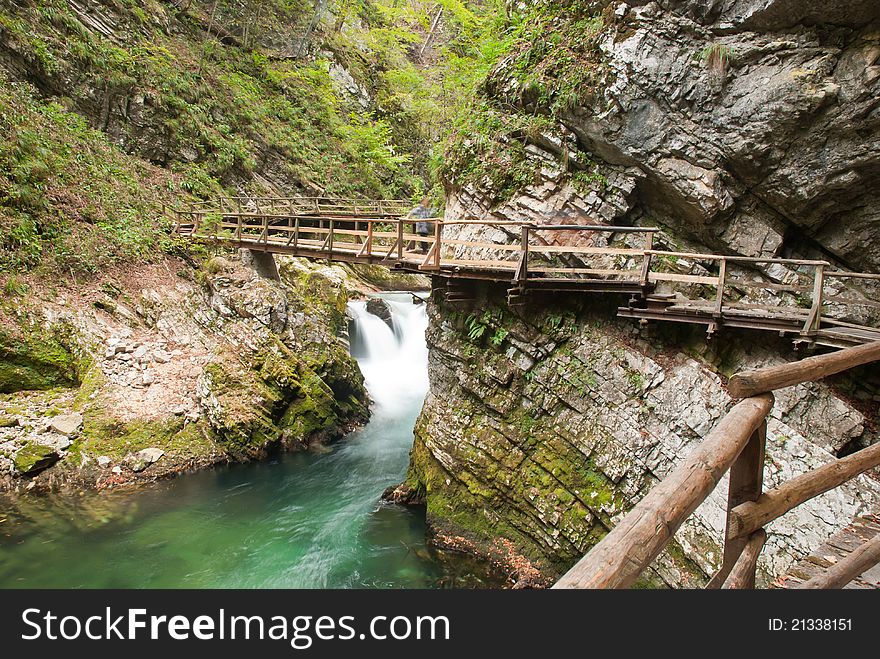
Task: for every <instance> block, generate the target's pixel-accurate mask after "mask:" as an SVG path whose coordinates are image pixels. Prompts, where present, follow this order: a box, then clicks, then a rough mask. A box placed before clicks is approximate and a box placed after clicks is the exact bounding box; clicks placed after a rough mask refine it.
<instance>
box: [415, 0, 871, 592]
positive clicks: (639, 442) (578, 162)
mask: <svg viewBox="0 0 880 659" xmlns="http://www.w3.org/2000/svg"><path fill="white" fill-rule="evenodd" d="M526 17H527V18H526V19H524V20H523V22H522V23H521V27H520V31H519V33H518V35H519V36H518V40H515V41H514V43H513V45H512V47H511V48H510V49H509V51H508V53H507V54H506V55H505V56H504V57H503V58H502V59H501V61H500V62H499V64H498V65H497V66H496V67H495V69H494V70H493V72H492V73H491V74H490V75H489V77H488V78H487V80H486V81H485V83H484V85H483V87H482V89H481V93H480V95H479V98H478V99H477V102H476V103H475V106H474V114H473V117H472V119H471V120H469V122H467V123H465V124H463V126H462V127H461V129H460V131H459V134H458V136H457V139H456V141H455V142H454V143H453V144H452V146H451V147H450V149H449V152H448V159H447V160H448V163H447V166H446V170H445V176H446V179H447V186H448V193H449V197H450V203H449V205H448V209H447V216H450V215H451V216H452V219H456V218H462V217H467V216H489V217H495V218H497V219H500V220H515V221H523V220H528V221H532V222H536V223H538V224H541V223H544V224H547V223H557V222H559V221H560V220H564V221H567V222H573V221H585V222H591V223H592V222H595V221H600V222H602V223H606V224H620V225H643V226H659V227H661V228H662V230H663V231H662V233H661V234H660V236H659V239H658V241H657V242H658V244H659V245H660V246H661V248H662V249H672V250H676V249H684V250H688V251H691V250H692V251H703V252H707V251H708V252H715V253H722V254H730V255H743V256H752V257H763V258H767V257H773V256H779V257H803V258H809V257H814V258H815V257H818V258H822V259H827V260H829V261H831V262H832V263H833V264H834V265H835V266H837V267H839V268H843V269H849V268H852V269H860V270H864V271H876V270H877V265H878V259H880V253H878V251H877V250H876V249H874V248H873V245H874V244H875V242H876V239H877V237H878V236H877V232H878V230H880V228H878V227H880V222H878V221H877V220H878V214H880V203H878V201H880V200H878V196H880V178H878V176H877V174H878V171H880V139H878V138H880V93H878V92H880V66H878V64H880V62H878V59H880V22H878V21H880V7H878V6H877V5H876V4H874V3H869V2H861V3H851V2H836V1H834V0H832V1H831V2H823V3H812V2H803V3H802V2H787V1H783V0H777V1H774V0H761V1H757V0H755V1H748V0H743V1H734V0H725V1H718V2H711V3H695V2H687V1H684V2H676V1H672V0H669V1H664V2H612V3H590V2H583V1H573V2H554V3H538V4H537V5H536V6H534V7H531V8H530V9H528V10H526ZM550 32H553V33H555V36H554V38H552V39H547V38H545V37H546V35H547V34H549V33H550ZM457 233H458V235H457V236H456V237H464V238H466V239H474V238H478V239H479V240H481V241H493V240H497V241H498V242H502V241H503V240H506V239H507V238H508V236H506V235H504V232H503V229H501V228H497V229H486V228H480V229H474V228H473V227H465V228H463V229H461V230H460V231H458V232H457ZM444 235H445V234H444ZM450 235H451V234H450ZM555 240H556V242H559V243H562V244H564V243H565V242H566V241H571V240H572V238H569V237H559V238H557V239H555ZM576 240H578V241H583V240H585V238H583V237H581V238H577V239H576ZM588 240H592V241H594V242H593V244H597V245H601V244H604V239H601V238H599V239H596V238H589V239H588ZM609 242H611V243H612V244H623V243H625V242H626V237H625V236H622V235H621V236H612V237H611V238H610V240H609ZM463 249H464V248H463ZM668 267H669V269H670V270H672V271H675V272H683V273H691V274H702V273H707V272H709V271H710V270H711V268H712V264H709V263H700V262H699V260H691V259H669V263H668ZM739 274H740V275H743V276H748V277H750V278H756V279H758V280H761V281H766V282H768V283H774V282H776V283H781V282H786V283H791V282H797V281H799V280H800V279H801V278H803V277H804V276H805V274H804V273H802V272H799V271H798V270H797V269H792V268H787V267H781V266H779V265H778V264H776V265H768V266H765V267H757V268H755V269H750V270H740V271H739ZM849 288H850V290H849V292H851V293H853V294H854V295H861V296H862V299H863V300H864V301H865V304H864V305H863V306H861V307H858V308H856V309H852V308H851V309H848V310H842V309H834V308H833V306H832V308H831V309H830V312H831V313H832V314H834V313H836V314H839V315H840V317H845V316H846V315H849V316H850V317H854V316H856V317H858V319H860V320H876V317H877V316H876V306H875V305H872V304H871V301H872V299H873V298H874V297H875V296H876V289H875V288H873V287H871V286H857V287H849ZM671 292H674V291H671ZM684 292H687V291H686V290H684ZM739 295H740V296H741V297H740V301H742V302H751V301H754V302H759V303H762V304H782V303H783V302H784V300H783V297H784V296H777V295H769V296H768V295H766V294H763V295H761V296H758V295H756V294H755V293H754V292H750V291H748V290H743V291H740V292H739ZM616 302H619V300H611V301H604V302H597V300H596V299H594V298H592V297H590V298H586V297H585V298H583V299H581V300H573V299H571V298H570V297H569V298H568V299H561V298H559V299H555V300H549V299H544V300H540V301H536V300H532V302H531V303H530V306H527V307H525V308H524V309H523V310H519V311H516V310H511V309H508V308H506V306H505V305H504V302H503V291H494V290H491V289H485V290H483V291H482V292H481V293H480V295H479V299H478V301H477V302H476V303H475V304H474V305H472V307H471V308H468V309H464V310H462V309H460V308H453V307H451V306H449V305H448V304H446V303H444V302H443V299H442V296H439V295H438V296H436V299H435V302H434V304H433V306H432V312H431V313H432V324H431V329H430V330H429V343H430V346H431V357H430V375H431V393H430V394H429V397H428V400H427V402H426V404H425V407H424V409H423V412H422V415H421V417H420V419H419V421H418V425H417V428H416V444H415V447H414V449H413V456H412V463H411V469H410V474H409V477H408V481H407V485H408V486H409V487H410V488H412V489H414V490H415V491H416V492H417V493H418V494H419V495H421V496H423V497H424V498H425V499H426V502H427V507H428V514H429V519H430V521H431V522H432V524H433V526H434V529H435V531H436V533H437V535H438V538H439V540H440V541H441V542H447V543H451V544H455V543H456V542H458V543H459V544H463V545H467V546H470V547H471V548H476V549H477V550H478V551H486V552H489V553H491V552H492V551H493V549H492V547H493V543H494V544H497V542H498V538H499V537H500V538H504V539H507V541H509V542H513V544H514V545H515V546H516V547H517V548H518V549H519V550H520V552H521V553H522V554H523V556H524V557H525V558H526V559H528V560H529V561H530V562H531V563H532V564H533V565H536V566H538V567H539V569H541V570H542V571H543V572H544V574H545V575H548V576H550V577H552V576H555V575H558V574H559V573H560V572H562V571H564V570H565V569H566V568H567V567H568V566H569V565H571V564H572V563H573V562H574V560H576V558H578V557H579V556H581V555H582V554H583V553H584V552H585V550H586V549H588V548H589V547H590V546H591V545H593V544H594V543H595V542H596V541H597V540H598V539H599V538H601V537H602V535H604V533H605V532H606V531H607V530H608V529H609V528H610V527H611V526H612V525H613V524H614V522H615V520H616V519H618V518H619V516H620V515H621V514H622V513H623V512H625V511H626V510H627V509H629V508H630V507H631V506H632V505H633V504H634V503H635V502H636V501H638V500H639V499H640V498H641V497H642V496H643V495H644V494H645V492H646V491H647V490H648V489H650V487H651V486H652V485H653V484H655V483H656V482H657V481H658V480H659V479H662V478H663V476H664V475H665V474H666V473H668V472H669V470H670V469H671V468H672V466H673V465H674V464H676V462H677V461H678V460H679V459H680V458H681V456H682V455H684V454H685V453H686V452H687V451H688V450H689V449H690V448H692V447H693V446H694V445H695V444H696V443H697V442H699V441H700V439H701V438H702V437H703V436H705V435H706V433H707V432H708V431H709V430H710V429H711V428H712V427H713V425H714V423H715V422H716V421H717V420H718V419H719V418H720V416H722V415H723V414H724V412H725V411H726V409H727V408H728V407H729V405H730V402H731V401H730V398H729V396H728V395H727V394H726V392H725V386H724V385H725V379H726V377H728V376H729V375H731V374H732V373H733V372H735V371H736V370H739V369H742V368H745V367H750V366H756V365H763V364H768V363H775V362H781V361H786V360H789V359H791V358H792V357H793V355H792V354H791V346H790V344H787V343H786V342H784V341H781V340H777V339H776V338H775V337H773V336H772V335H771V336H767V335H763V334H756V333H749V332H747V331H730V330H725V331H724V332H723V334H722V337H721V338H720V339H714V340H713V342H711V343H707V341H706V337H705V336H704V335H703V334H702V332H701V331H698V330H694V329H687V328H684V329H683V328H670V327H661V326H657V327H654V326H651V327H649V328H647V329H643V330H640V329H639V328H638V327H636V326H634V325H632V324H629V323H625V322H622V321H617V320H613V317H614V306H615V304H616ZM789 303H791V300H789ZM878 391H880V389H878V378H877V373H876V369H870V368H866V369H861V370H860V371H857V372H853V373H852V374H850V375H849V376H847V377H846V378H840V379H838V380H836V381H834V382H832V383H830V384H829V383H822V384H810V385H802V386H799V387H795V388H792V389H787V390H784V391H780V392H779V393H778V395H777V404H776V406H775V408H774V412H773V417H772V420H771V423H770V428H769V440H768V442H769V443H768V464H767V469H766V470H765V486H766V487H772V486H773V485H774V484H776V483H778V482H780V481H782V480H785V479H787V478H790V477H791V476H793V475H796V474H798V473H802V472H804V471H806V470H808V469H810V468H814V467H816V466H818V465H820V464H823V463H825V462H827V461H829V460H831V459H833V458H834V457H835V455H840V454H845V453H847V452H849V451H851V450H853V449H854V448H856V447H858V446H863V445H867V444H869V443H873V442H875V441H876V440H877V431H876V428H877V425H876V424H877V421H878V412H877V409H878V401H880V397H878ZM725 483H726V481H725V482H724V483H722V484H721V486H719V488H717V490H716V492H715V493H714V494H713V495H712V497H710V498H709V500H707V501H706V502H705V503H704V504H703V505H702V506H701V507H700V508H699V509H698V511H697V513H696V514H695V516H694V517H693V518H692V519H691V520H690V521H689V522H687V523H686V524H685V526H684V527H683V528H682V529H681V530H680V531H679V533H678V534H677V535H676V539H675V542H674V543H673V545H672V547H671V548H670V550H668V551H667V552H665V553H664V554H663V555H662V556H661V557H660V558H659V559H658V561H657V562H656V563H655V565H654V566H653V567H652V571H651V574H650V575H649V577H648V579H647V580H648V581H649V582H651V583H657V584H659V583H665V584H668V585H693V584H697V583H701V582H703V581H704V580H705V577H706V575H708V574H711V573H712V572H713V570H714V569H715V568H717V567H718V565H719V561H720V546H721V541H722V537H723V530H724V512H723V510H724V505H725V498H726V487H725ZM878 504H880V483H878V481H877V479H876V475H866V476H862V477H861V478H859V479H858V480H857V481H854V482H853V483H851V484H850V485H848V486H846V487H844V488H841V489H839V490H836V491H834V492H831V493H828V494H826V495H824V496H822V497H819V498H817V499H816V500H814V501H812V502H811V503H809V504H807V505H804V506H802V507H800V508H798V509H797V510H796V511H795V512H793V513H791V514H789V515H787V516H786V517H784V518H783V519H781V520H779V521H777V522H776V523H774V524H773V525H771V526H770V528H769V529H768V530H769V532H770V537H769V540H768V545H767V548H766V549H765V551H764V553H763V555H762V558H761V563H760V570H761V572H762V579H763V581H764V583H767V582H768V581H769V580H771V579H772V578H774V577H775V576H778V575H780V574H782V573H784V571H785V569H786V568H787V567H788V566H789V565H790V564H791V562H792V561H794V560H796V559H797V558H798V557H800V556H802V555H803V554H805V553H806V552H808V551H810V550H811V549H813V548H815V547H816V546H817V545H818V544H819V542H820V540H821V539H823V538H825V537H827V536H828V535H829V534H830V533H832V532H834V531H836V530H838V529H840V528H842V527H844V526H846V525H847V524H849V522H850V521H851V520H852V517H853V515H854V514H857V513H860V512H864V511H865V510H873V509H876V506H877V505H878ZM456 539H457V540H456Z"/></svg>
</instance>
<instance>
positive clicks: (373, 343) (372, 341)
mask: <svg viewBox="0 0 880 659" xmlns="http://www.w3.org/2000/svg"><path fill="white" fill-rule="evenodd" d="M381 297H382V299H383V300H385V302H386V304H387V305H388V308H389V309H390V310H391V325H392V327H393V329H392V327H389V326H388V324H387V323H386V322H385V321H383V320H382V319H381V318H379V317H378V316H374V315H373V314H371V313H369V312H368V311H367V308H366V302H363V301H352V302H349V303H348V309H349V312H350V314H351V316H352V317H353V320H352V323H351V328H350V336H351V354H352V356H353V357H354V358H355V359H356V360H357V362H358V364H359V365H360V368H361V372H362V373H363V375H364V380H365V381H366V386H367V391H369V392H370V396H371V397H372V398H373V401H375V403H376V409H374V412H375V413H376V414H379V415H385V414H388V415H394V414H396V413H399V412H400V410H402V409H405V408H407V407H410V406H411V405H412V403H413V401H418V400H421V399H423V398H424V397H425V394H426V393H427V392H428V368H427V365H428V348H427V345H426V344H425V329H426V328H427V326H428V316H427V313H426V312H425V305H423V304H413V303H412V301H411V299H410V296H409V295H408V294H407V295H405V296H404V295H400V294H397V295H395V294H393V293H388V294H383V295H382V296H381Z"/></svg>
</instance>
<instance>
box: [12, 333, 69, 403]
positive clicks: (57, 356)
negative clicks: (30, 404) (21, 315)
mask: <svg viewBox="0 0 880 659" xmlns="http://www.w3.org/2000/svg"><path fill="white" fill-rule="evenodd" d="M13 332H15V333H13ZM70 345H71V336H70V333H69V329H67V328H64V327H62V326H53V327H51V328H49V329H44V328H42V327H40V326H38V325H30V324H29V323H27V322H25V323H23V324H22V326H21V327H20V328H17V329H16V330H12V331H9V330H7V329H5V328H2V327H0V393H11V392H15V391H27V390H32V389H51V388H53V387H59V386H72V385H75V384H76V383H77V382H78V381H79V376H80V372H81V371H82V370H83V369H84V368H85V366H86V364H85V363H84V362H83V361H82V360H79V359H77V357H75V356H74V354H73V352H72V351H71V348H70V347H69V346H70Z"/></svg>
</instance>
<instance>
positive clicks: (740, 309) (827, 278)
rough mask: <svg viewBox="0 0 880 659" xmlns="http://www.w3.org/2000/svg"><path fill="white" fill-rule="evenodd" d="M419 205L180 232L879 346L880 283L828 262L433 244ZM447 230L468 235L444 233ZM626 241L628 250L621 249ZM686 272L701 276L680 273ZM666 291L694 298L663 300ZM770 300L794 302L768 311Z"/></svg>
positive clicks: (594, 228)
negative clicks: (879, 291) (871, 291)
mask: <svg viewBox="0 0 880 659" xmlns="http://www.w3.org/2000/svg"><path fill="white" fill-rule="evenodd" d="M409 208H410V204H409V203H408V202H404V201H399V200H350V199H333V198H318V197H264V198H252V197H223V198H220V199H217V200H215V201H212V202H198V203H193V204H190V205H189V206H188V207H187V208H186V209H184V210H178V211H176V215H177V223H176V226H175V231H176V233H178V234H179V235H182V236H187V237H189V238H192V239H198V240H203V241H213V242H217V243H222V244H225V245H228V246H230V247H239V248H247V249H252V250H259V251H266V252H273V253H277V254H290V255H293V256H302V257H307V258H312V259H326V260H329V261H338V262H344V263H372V264H381V265H384V266H387V267H389V268H393V269H398V270H404V271H409V272H419V273H422V274H427V275H431V276H432V277H434V278H435V282H436V283H437V284H438V287H441V288H443V289H444V290H445V291H446V294H447V296H448V298H449V300H450V301H451V302H459V303H467V302H468V301H470V297H469V293H468V289H467V286H464V285H463V283H466V282H468V281H473V280H488V281H494V282H501V283H504V284H507V285H508V301H509V302H510V304H512V305H517V304H524V303H525V302H526V300H527V299H528V296H530V295H534V294H536V293H540V292H546V291H557V292H577V293H622V294H626V295H628V296H629V302H628V303H627V305H626V306H621V307H620V308H619V309H618V315H620V316H622V317H627V318H634V319H638V320H640V321H641V322H647V321H650V320H665V321H673V322H679V323H696V324H702V325H705V326H706V327H707V331H708V333H709V335H710V336H711V335H712V334H713V333H714V332H715V331H716V330H718V329H719V328H722V327H740V328H749V329H758V330H769V331H774V332H778V333H779V334H780V335H781V336H790V337H792V338H793V339H794V341H795V342H796V343H805V344H818V345H826V346H831V347H838V348H840V347H846V346H852V345H859V344H862V343H866V342H870V341H874V340H880V329H877V328H875V327H871V326H868V325H866V324H865V323H864V322H861V323H860V322H858V320H859V319H860V318H864V317H866V315H867V316H871V315H873V316H877V315H878V313H880V312H878V311H877V310H880V302H878V301H876V300H873V299H869V298H868V297H866V296H865V295H863V294H861V293H859V292H858V291H856V290H855V289H854V288H853V287H852V286H851V285H850V283H851V282H853V281H862V282H864V281H866V280H873V281H876V282H878V283H880V275H877V274H869V273H858V272H846V271H840V270H833V269H832V266H831V264H830V263H828V262H827V261H819V260H802V259H775V258H747V257H740V256H724V255H718V254H701V253H692V252H674V251H665V250H658V249H655V248H654V236H655V234H656V233H657V232H658V231H659V230H658V229H655V228H646V227H626V226H609V225H592V224H547V225H544V224H534V223H527V222H501V221H493V220H485V219H483V220H480V219H477V220H461V221H446V220H444V219H442V218H435V219H433V220H432V221H431V222H432V224H433V229H432V232H431V235H428V236H423V235H418V234H415V233H413V223H414V222H415V221H416V220H414V219H410V218H406V217H405V216H406V213H407V211H408V210H409ZM447 228H449V229H454V231H455V233H456V234H457V236H456V237H452V236H449V235H444V229H447ZM487 231H489V232H490V233H491V236H492V237H491V239H490V238H486V237H485V236H484V235H483V234H485V233H486V232H487ZM446 233H450V232H448V231H447V232H446ZM463 234H476V235H477V237H476V238H468V239H465V238H461V237H459V236H461V235H463ZM621 238H622V240H621ZM615 239H616V240H617V241H618V242H622V243H623V244H621V245H619V246H618V245H611V244H610V243H611V242H612V240H615ZM682 264H686V267H688V268H689V269H690V271H689V272H681V271H680V270H681V269H682ZM758 266H762V267H763V269H764V271H765V273H766V272H767V271H769V270H771V269H774V268H775V269H777V270H778V271H779V273H780V275H779V278H778V280H777V281H772V280H769V278H768V277H767V276H766V275H765V276H761V275H759V274H758V273H757V267H758ZM693 270H698V271H699V272H697V273H696V274H694V272H693ZM661 284H662V285H667V286H677V287H679V288H681V287H685V288H687V290H688V294H689V295H688V296H684V295H682V294H681V293H678V294H671V293H666V294H660V293H658V292H657V287H658V285H661ZM765 293H767V294H769V293H772V294H774V295H775V296H781V297H782V298H785V299H786V300H787V303H786V304H784V305H778V304H775V305H770V304H760V303H759V302H760V296H761V295H762V294H765ZM755 296H757V298H758V300H757V301H755V302H749V301H748V300H750V299H752V298H754V297H755ZM865 310H867V312H868V313H867V314H866V313H865Z"/></svg>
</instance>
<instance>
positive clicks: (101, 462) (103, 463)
mask: <svg viewBox="0 0 880 659" xmlns="http://www.w3.org/2000/svg"><path fill="white" fill-rule="evenodd" d="M111 462H112V460H110V458H109V457H107V456H106V455H99V456H98V459H97V463H98V466H99V467H100V468H101V469H106V468H107V467H109V466H110V463H111Z"/></svg>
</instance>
